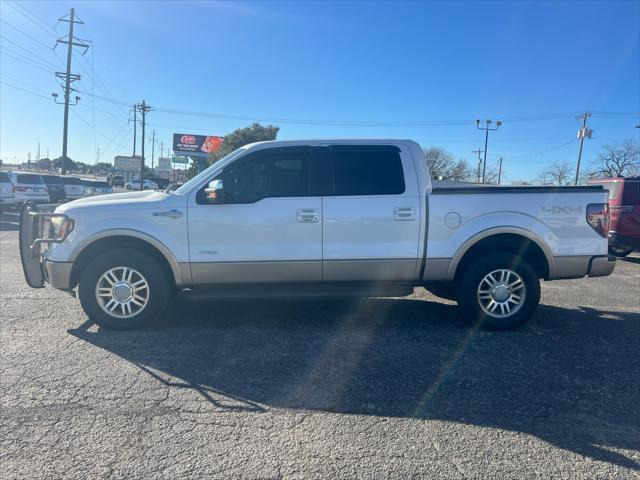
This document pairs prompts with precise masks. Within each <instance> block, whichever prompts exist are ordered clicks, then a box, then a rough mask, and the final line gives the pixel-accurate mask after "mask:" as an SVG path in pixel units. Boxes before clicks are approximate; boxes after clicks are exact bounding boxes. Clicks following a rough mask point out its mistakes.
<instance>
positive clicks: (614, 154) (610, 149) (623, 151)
mask: <svg viewBox="0 0 640 480" xmlns="http://www.w3.org/2000/svg"><path fill="white" fill-rule="evenodd" d="M638 173H640V147H639V146H638V145H637V144H634V143H633V142H632V141H631V140H627V141H625V142H624V143H623V144H622V145H620V144H614V145H605V146H604V147H603V151H602V153H600V155H598V160H597V165H596V167H595V168H594V170H593V171H592V172H590V174H589V175H590V176H591V177H594V176H605V177H623V176H628V175H635V174H638Z"/></svg>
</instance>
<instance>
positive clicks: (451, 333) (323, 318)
mask: <svg viewBox="0 0 640 480" xmlns="http://www.w3.org/2000/svg"><path fill="white" fill-rule="evenodd" d="M0 230H1V231H0V254H1V255H0V269H1V274H0V302H1V305H2V307H1V315H0V371H1V373H0V472H2V474H0V475H1V476H2V478H74V479H75V478H96V477H111V478H171V479H175V478H195V477H197V478H225V479H228V478H256V479H258V478H260V479H279V478H326V479H334V478H403V479H404V478H544V479H547V478H572V479H573V478H584V479H594V478H639V477H640V354H639V347H640V304H639V302H640V255H638V254H634V256H632V257H630V258H628V259H625V260H622V261H620V262H618V266H617V268H616V271H615V273H614V275H612V276H611V277H607V278H601V279H584V280H571V281H559V282H553V283H547V284H545V285H544V286H543V294H542V305H541V306H540V308H539V310H538V312H537V314H536V315H535V318H534V319H533V320H532V322H531V323H530V324H528V325H527V326H526V327H525V328H523V329H520V330H517V331H512V332H483V331H477V330H475V329H473V328H471V327H469V326H468V325H466V324H465V323H464V322H463V321H461V320H459V319H458V318H457V316H456V313H457V312H456V309H455V307H454V306H453V304H451V303H450V302H445V301H439V300H437V299H436V298H435V297H433V296H431V295H430V294H428V293H426V292H424V291H422V290H419V291H418V290H417V291H416V293H415V294H414V295H413V296H411V297H406V298H403V299H397V300H393V299H372V300H354V301H344V300H342V301H338V300H325V301H300V300H297V301H246V300H243V301H237V302H219V301H218V302H210V301H207V302H202V301H198V302H193V301H186V300H181V301H175V302H174V306H173V307H172V309H171V311H170V312H169V313H168V314H167V315H166V316H165V318H162V319H160V320H159V322H158V323H157V325H155V326H154V327H152V328H149V329H147V330H143V331H136V332H110V331H105V330H103V329H99V328H97V327H96V326H94V325H91V324H90V322H89V321H87V318H86V317H85V315H84V313H83V312H82V310H81V308H80V305H79V303H78V301H77V300H76V299H74V298H72V297H71V296H69V295H67V294H65V293H62V292H58V291H55V290H53V289H51V288H45V289H40V290H33V289H30V288H28V287H27V285H26V283H25V281H24V279H23V277H22V271H21V267H20V260H19V258H18V247H17V236H18V234H17V231H16V230H17V224H16V217H15V216H14V215H11V214H6V213H5V214H2V218H1V219H0Z"/></svg>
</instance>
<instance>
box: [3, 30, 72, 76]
mask: <svg viewBox="0 0 640 480" xmlns="http://www.w3.org/2000/svg"><path fill="white" fill-rule="evenodd" d="M0 38H2V39H3V40H4V41H5V42H9V43H10V44H12V45H13V46H15V47H17V48H19V49H21V50H24V51H25V52H27V54H29V55H32V56H34V57H36V58H37V59H38V60H39V61H40V62H42V63H44V64H46V65H47V66H51V68H54V69H56V68H61V67H60V64H58V65H56V64H54V63H53V62H50V61H49V60H47V59H46V58H43V57H41V56H40V55H37V54H35V53H33V52H32V51H31V50H28V49H26V48H24V47H23V46H22V45H20V44H19V43H16V42H14V41H13V40H11V39H9V38H7V37H5V36H4V35H1V34H0ZM4 48H5V49H7V50H9V51H12V50H11V49H9V48H8V47H6V46H4ZM13 53H15V54H16V55H24V54H22V53H20V52H16V51H13Z"/></svg>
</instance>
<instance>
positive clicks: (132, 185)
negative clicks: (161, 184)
mask: <svg viewBox="0 0 640 480" xmlns="http://www.w3.org/2000/svg"><path fill="white" fill-rule="evenodd" d="M142 183H143V184H144V190H157V189H158V184H157V183H156V182H154V181H152V180H147V179H146V178H145V179H144V180H143V182H142ZM124 188H126V189H127V190H140V180H133V181H131V182H127V183H125V184H124Z"/></svg>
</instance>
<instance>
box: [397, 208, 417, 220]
mask: <svg viewBox="0 0 640 480" xmlns="http://www.w3.org/2000/svg"><path fill="white" fill-rule="evenodd" d="M393 219H394V220H395V221H396V222H407V221H409V222H410V221H413V220H415V219H416V211H415V209H414V208H413V207H396V208H394V209H393Z"/></svg>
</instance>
